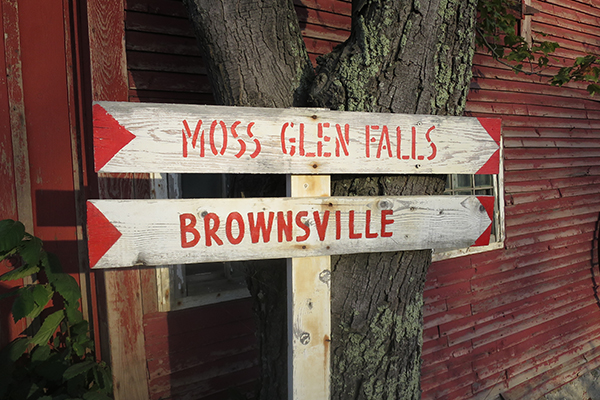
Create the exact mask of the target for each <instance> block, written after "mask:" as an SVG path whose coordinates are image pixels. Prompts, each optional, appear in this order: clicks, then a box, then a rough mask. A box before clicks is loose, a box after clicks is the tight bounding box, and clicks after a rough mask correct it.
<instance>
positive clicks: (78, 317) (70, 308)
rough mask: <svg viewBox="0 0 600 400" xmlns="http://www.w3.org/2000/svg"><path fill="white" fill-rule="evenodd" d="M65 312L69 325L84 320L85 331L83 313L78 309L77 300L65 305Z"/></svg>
mask: <svg viewBox="0 0 600 400" xmlns="http://www.w3.org/2000/svg"><path fill="white" fill-rule="evenodd" d="M65 312H66V313H67V320H68V321H69V324H71V325H77V324H79V323H80V322H85V330H86V332H87V321H85V320H84V319H83V314H82V313H81V311H79V302H78V301H77V302H75V304H71V303H68V304H67V305H66V307H65Z"/></svg>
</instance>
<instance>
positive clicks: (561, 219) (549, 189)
mask: <svg viewBox="0 0 600 400" xmlns="http://www.w3.org/2000/svg"><path fill="white" fill-rule="evenodd" d="M295 3H296V6H297V11H298V16H299V19H300V25H301V29H302V33H303V36H304V38H305V42H306V44H307V48H308V50H309V53H310V57H311V59H312V60H313V61H314V60H315V59H316V57H317V56H318V55H319V54H323V53H326V52H328V51H330V50H331V49H332V48H333V46H335V45H336V44H338V43H341V42H342V41H343V40H345V38H346V37H347V36H348V34H349V24H350V17H349V15H350V3H349V2H346V1H335V0H330V1H327V0H296V2H295ZM532 5H533V7H535V8H537V9H538V10H540V12H539V13H537V14H535V15H534V16H533V18H532V21H533V22H532V27H533V35H534V37H538V38H539V37H540V35H541V34H542V33H544V34H547V35H549V36H548V37H546V38H545V40H553V41H557V42H559V43H560V44H561V46H562V48H561V49H560V50H559V51H558V53H557V54H558V55H559V56H560V57H564V58H569V59H572V58H574V57H576V56H579V55H582V54H583V53H585V52H588V51H596V52H598V50H599V49H598V47H599V46H600V28H597V27H598V26H599V25H600V24H598V22H599V21H598V20H599V18H600V1H597V0H587V1H573V0H567V1H561V2H557V1H554V0H550V1H545V2H539V1H533V3H532ZM125 29H126V50H127V63H128V82H129V100H130V101H149V102H174V103H199V104H210V103H212V102H213V99H212V96H211V94H210V85H209V82H208V80H207V78H206V71H205V69H204V67H203V64H202V61H201V57H200V54H199V52H198V50H197V46H196V41H195V38H194V36H193V31H192V29H191V27H190V24H189V23H188V22H187V20H186V14H185V11H184V9H183V7H182V6H181V4H180V3H179V2H177V1H170V0H153V1H147V0H127V2H126V22H125ZM561 62H563V61H561ZM554 71H555V69H551V70H549V71H547V72H546V76H542V77H535V76H534V77H531V76H526V75H523V74H520V75H515V74H514V73H513V72H511V71H510V70H509V69H508V68H506V67H504V66H502V65H501V64H499V63H497V62H495V61H493V60H492V59H491V58H490V57H489V56H487V55H485V54H477V55H476V58H475V65H474V79H473V83H472V85H471V92H470V95H469V99H468V104H467V113H468V114H470V115H473V116H495V117H501V118H502V119H503V134H504V145H505V191H506V193H505V202H506V241H505V248H504V249H502V250H496V251H492V252H486V253H481V254H477V255H472V256H464V257H459V258H453V259H449V260H445V261H440V262H436V263H434V264H433V265H432V266H431V269H430V272H429V275H428V281H427V284H426V291H425V294H424V301H425V305H424V314H425V320H424V324H425V332H424V345H423V368H422V388H423V391H424V393H423V398H424V399H442V398H446V399H471V398H474V399H484V398H488V399H491V398H494V396H496V395H497V394H499V393H502V394H503V396H504V397H505V398H511V399H512V398H515V399H517V398H526V399H530V398H536V396H540V395H542V394H544V393H547V392H549V391H550V390H552V389H554V388H555V387H557V386H559V385H560V384H561V383H563V382H565V381H568V380H571V379H573V378H575V377H576V376H577V375H578V374H581V373H582V372H584V371H587V370H589V369H591V368H595V367H597V366H600V357H599V356H600V352H599V351H598V350H596V348H598V344H600V325H599V324H598V323H597V320H598V319H599V318H600V308H599V303H598V300H597V298H596V292H595V290H596V276H597V275H598V270H597V267H594V265H593V264H592V261H593V258H592V256H593V255H592V253H593V251H592V250H593V239H594V233H595V231H596V225H597V222H598V215H599V211H600V197H599V196H598V193H599V192H600V167H599V166H600V157H599V156H600V152H599V150H598V149H599V148H600V133H599V132H600V131H599V130H598V129H599V128H600V107H599V104H598V101H597V100H596V99H594V98H590V97H589V96H588V94H587V92H586V91H585V89H584V86H583V85H580V84H569V85H567V87H565V88H555V87H551V86H549V85H548V84H547V80H548V76H547V74H550V73H553V72H554ZM192 320H193V321H197V322H194V323H192V324H190V323H189V321H192ZM251 326H252V321H251V313H250V305H249V302H248V301H247V300H239V301H236V302H230V303H221V304H217V305H213V306H206V307H201V308H195V309H189V310H183V311H176V312H171V313H150V314H146V315H144V332H145V343H146V355H147V365H148V373H149V379H150V380H149V385H150V393H151V396H152V398H161V397H162V398H222V397H223V396H224V395H225V393H226V390H227V388H229V387H236V386H238V387H239V388H240V389H241V390H242V391H244V390H250V389H251V387H252V381H253V379H254V377H255V376H256V374H257V373H258V371H257V369H256V360H255V357H256V347H255V346H256V344H255V343H254V342H253V340H252V328H251ZM196 337H198V338H199V340H198V341H195V340H194V338H196ZM200 341H202V342H200ZM204 341H206V342H204Z"/></svg>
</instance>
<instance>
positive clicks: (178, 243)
mask: <svg viewBox="0 0 600 400" xmlns="http://www.w3.org/2000/svg"><path fill="white" fill-rule="evenodd" d="M483 199H486V197H485V196H483V197H482V200H480V199H478V198H477V197H474V196H423V197H419V196H414V197H408V196H405V197H319V198H307V199H302V198H262V199H218V200H213V199H202V200H163V201H161V200H147V201H141V200H129V201H128V200H120V201H102V200H91V201H88V209H90V210H94V209H97V210H99V213H97V212H94V213H93V217H91V218H90V219H89V226H88V228H89V229H88V238H89V239H88V240H89V246H90V253H92V254H98V255H100V254H101V253H103V252H105V253H104V255H103V256H101V257H100V258H98V261H97V262H96V264H95V265H93V267H94V268H112V267H124V266H134V265H146V266H149V265H161V264H167V263H182V264H185V263H193V262H208V261H234V260H256V259H265V258H281V257H309V256H317V255H331V254H348V253H361V252H363V253H366V252H380V251H397V250H416V249H431V248H440V249H444V248H463V247H469V246H470V245H473V244H474V243H475V242H476V241H477V240H478V239H479V238H480V236H482V234H484V232H485V231H486V230H487V229H488V227H489V226H490V223H491V221H490V218H489V214H488V211H487V210H486V207H488V206H489V205H488V204H485V206H484V205H482V203H481V202H483ZM480 201H481V202H480ZM102 216H103V217H104V218H106V219H104V218H102ZM111 225H112V226H114V228H111V227H110V226H111ZM117 231H118V232H120V233H121V234H122V236H119V235H118V234H117V233H116V232H117ZM103 232H108V233H110V235H109V236H105V235H104V233H103ZM488 234H489V233H488ZM107 249H108V250H107ZM95 259H96V258H95Z"/></svg>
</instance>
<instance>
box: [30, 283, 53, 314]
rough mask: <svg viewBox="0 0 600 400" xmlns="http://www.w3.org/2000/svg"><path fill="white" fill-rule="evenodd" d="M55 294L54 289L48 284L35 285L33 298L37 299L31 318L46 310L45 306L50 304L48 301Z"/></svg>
mask: <svg viewBox="0 0 600 400" xmlns="http://www.w3.org/2000/svg"><path fill="white" fill-rule="evenodd" d="M53 294H54V291H53V290H52V288H51V287H50V285H48V284H46V285H42V284H37V285H34V286H33V299H34V301H35V307H34V309H33V310H32V311H31V314H30V316H31V318H35V317H37V316H38V315H40V314H41V312H42V311H44V308H46V305H48V302H49V301H50V299H52V295H53Z"/></svg>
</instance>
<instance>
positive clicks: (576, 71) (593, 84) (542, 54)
mask: <svg viewBox="0 0 600 400" xmlns="http://www.w3.org/2000/svg"><path fill="white" fill-rule="evenodd" d="M521 7H522V3H521V1H520V0H519V1H516V0H485V1H483V0H482V1H479V2H478V4H477V11H478V12H479V23H478V26H477V36H476V43H477V45H478V46H480V47H483V48H486V49H487V50H488V51H489V52H490V54H491V55H492V56H493V57H494V58H495V59H496V60H497V61H499V62H500V63H502V64H504V65H506V66H508V67H510V68H512V70H513V71H514V72H515V73H523V74H526V75H542V72H543V71H544V70H545V69H547V68H548V67H549V63H550V57H551V56H552V54H553V53H554V52H555V51H556V49H558V48H559V47H560V46H559V44H558V43H556V42H550V41H533V43H532V44H531V45H530V44H529V43H528V42H527V40H526V39H525V38H524V37H522V36H520V35H518V34H517V33H516V27H517V26H518V21H517V17H516V16H515V14H517V13H518V14H520V13H521ZM524 65H527V66H528V67H529V68H525V67H524ZM599 66H600V58H599V57H598V56H597V55H593V54H588V55H586V56H583V57H578V58H576V59H575V61H574V62H573V65H572V66H568V67H562V68H560V69H559V71H558V73H556V74H555V75H553V76H551V78H550V83H551V84H552V85H554V86H562V85H564V84H566V83H568V82H570V81H576V82H588V86H587V90H588V92H589V93H590V95H592V96H593V95H594V94H596V93H600V85H598V82H599V80H600V67H599Z"/></svg>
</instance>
